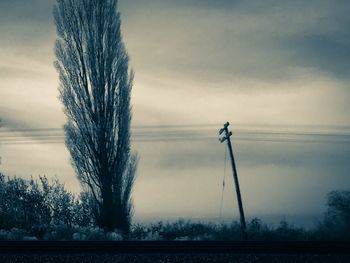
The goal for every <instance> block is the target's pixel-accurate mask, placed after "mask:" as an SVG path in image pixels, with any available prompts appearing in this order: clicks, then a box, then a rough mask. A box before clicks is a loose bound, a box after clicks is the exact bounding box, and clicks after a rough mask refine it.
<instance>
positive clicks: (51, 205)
mask: <svg viewBox="0 0 350 263" xmlns="http://www.w3.org/2000/svg"><path fill="white" fill-rule="evenodd" d="M85 198H86V194H85V193H82V194H80V195H79V196H76V195H74V194H72V193H70V192H68V191H67V190H65V189H64V185H62V184H60V183H59V181H58V180H57V179H56V180H53V181H52V182H49V181H48V179H47V178H46V177H45V176H41V177H39V182H38V181H36V180H33V179H30V180H24V179H21V178H6V177H5V176H4V175H2V174H0V200H1V201H0V229H4V230H11V229H13V228H19V229H23V230H25V231H28V232H31V233H32V234H34V235H36V236H38V237H42V236H43V234H44V233H45V232H47V229H49V228H50V227H52V226H65V227H68V228H70V227H73V226H92V225H93V224H94V222H93V220H92V218H93V217H92V216H91V214H92V211H91V209H90V207H89V206H88V203H87V202H86V200H85Z"/></svg>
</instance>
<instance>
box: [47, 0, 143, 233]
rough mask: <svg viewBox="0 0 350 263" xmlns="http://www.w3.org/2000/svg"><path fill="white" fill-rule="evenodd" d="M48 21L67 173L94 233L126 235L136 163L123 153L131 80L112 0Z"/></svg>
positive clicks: (79, 0) (79, 2) (86, 0)
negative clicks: (92, 213)
mask: <svg viewBox="0 0 350 263" xmlns="http://www.w3.org/2000/svg"><path fill="white" fill-rule="evenodd" d="M53 13H54V18H55V23H56V28H57V35H58V37H57V40H56V46H55V51H56V57H57V61H56V62H55V66H56V68H57V70H58V72H59V77H60V99H61V101H62V102H63V104H64V111H65V114H66V116H67V123H66V125H65V133H66V145H67V148H68V150H69V152H70V154H71V158H72V163H73V166H74V168H75V170H76V174H77V177H78V179H79V180H80V182H81V184H82V186H83V187H84V189H85V190H87V191H89V193H90V194H91V198H92V199H93V200H94V203H95V207H96V216H97V222H98V224H99V226H100V227H103V228H105V229H107V230H112V229H120V230H123V231H126V232H127V231H128V230H129V227H130V220H131V213H132V202H131V200H130V196H131V190H132V186H133V182H134V177H135V170H136V166H137V157H136V155H134V154H132V153H131V151H130V121H131V106H130V93H131V88H132V79H133V74H132V72H131V70H130V68H129V58H128V55H127V52H126V49H125V46H124V43H123V41H122V37H121V31H120V14H119V12H118V11H117V0H56V5H55V7H54V11H53Z"/></svg>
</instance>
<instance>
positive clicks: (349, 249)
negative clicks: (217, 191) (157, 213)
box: [0, 241, 350, 254]
mask: <svg viewBox="0 0 350 263" xmlns="http://www.w3.org/2000/svg"><path fill="white" fill-rule="evenodd" d="M0 253H157V254H158V253H273V254H280V253H288V254H300V253H303V254H350V242H308V241H306V242H260V241H245V242H239V241H0Z"/></svg>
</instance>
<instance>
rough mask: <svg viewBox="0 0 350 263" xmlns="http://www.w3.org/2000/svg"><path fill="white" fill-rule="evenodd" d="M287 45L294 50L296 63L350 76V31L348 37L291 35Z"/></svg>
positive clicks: (343, 76) (333, 73) (342, 76)
mask: <svg viewBox="0 0 350 263" xmlns="http://www.w3.org/2000/svg"><path fill="white" fill-rule="evenodd" d="M285 43H286V46H287V47H288V48H289V49H291V50H294V52H295V55H296V56H295V60H294V61H293V63H294V64H296V65H302V66H306V67H313V68H316V69H317V70H320V71H322V72H325V73H329V74H332V75H334V76H335V77H337V78H342V79H349V77H350V74H349V72H350V32H349V34H348V36H347V38H346V39H344V40H341V39H337V38H336V37H334V36H325V35H305V36H298V37H290V38H288V39H286V41H285Z"/></svg>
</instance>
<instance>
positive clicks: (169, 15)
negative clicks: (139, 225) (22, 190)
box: [0, 0, 350, 225]
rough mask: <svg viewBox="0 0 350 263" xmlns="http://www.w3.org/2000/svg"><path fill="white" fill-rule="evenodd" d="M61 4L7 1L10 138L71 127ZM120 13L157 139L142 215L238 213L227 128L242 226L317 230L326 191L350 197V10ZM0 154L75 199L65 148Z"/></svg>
mask: <svg viewBox="0 0 350 263" xmlns="http://www.w3.org/2000/svg"><path fill="white" fill-rule="evenodd" d="M53 4H54V0H28V1H24V0H2V1H0V36H1V38H0V39H1V40H0V118H1V119H2V127H1V128H0V129H1V131H3V132H6V131H9V130H19V129H22V130H23V129H43V128H54V129H59V128H61V127H62V126H63V124H64V123H65V116H64V114H63V111H62V108H63V106H62V104H61V103H60V101H59V99H58V85H59V81H58V74H57V72H56V71H55V69H54V67H53V61H54V60H55V57H54V41H55V38H56V32H55V26H54V23H53V17H52V7H53ZM119 11H120V12H121V19H122V32H123V39H124V42H125V45H126V47H127V50H128V53H129V55H130V66H131V67H132V68H133V70H134V72H135V81H134V86H133V91H132V104H133V119H132V128H133V130H132V132H133V133H134V135H135V138H136V137H137V134H138V133H141V134H142V133H143V132H144V129H146V131H149V129H150V128H151V129H152V131H153V133H154V132H156V133H157V134H158V137H156V139H155V140H154V141H143V140H135V141H133V150H134V151H135V152H138V154H139V157H140V161H139V165H138V172H137V180H136V183H135V187H134V191H133V199H134V205H135V219H136V220H144V221H145V220H146V219H148V220H155V219H165V218H177V217H183V218H202V219H208V218H211V219H213V218H216V219H215V220H220V218H226V219H232V218H234V219H237V218H238V208H237V202H236V197H235V190H234V187H233V182H232V173H231V167H230V163H229V159H227V158H228V156H227V154H226V160H227V161H226V162H225V151H226V145H225V144H220V143H219V141H218V130H219V129H220V128H221V127H222V125H223V124H224V123H225V122H226V121H229V122H230V124H231V125H230V128H231V129H232V132H233V136H232V142H233V146H234V153H235V158H236V164H237V170H238V175H239V180H240V184H241V191H242V197H243V205H244V209H245V212H246V217H248V218H253V217H255V216H258V217H262V218H266V219H269V220H272V219H271V218H274V219H275V220H277V219H278V220H280V219H281V218H285V219H287V220H288V219H290V220H291V221H292V222H294V223H296V224H297V223H300V222H301V221H300V218H304V219H303V221H302V224H304V225H306V224H309V225H310V224H312V223H314V222H315V220H317V218H320V217H322V214H323V213H324V212H325V210H326V207H325V203H326V195H327V193H328V192H329V191H332V190H337V189H343V190H349V186H350V176H349V171H350V162H349V161H348V157H349V156H350V144H349V143H350V115H349V114H348V113H349V110H350V103H349V102H350V87H349V81H350V78H349V76H350V75H349V74H348V73H349V70H350V27H349V25H350V18H349V16H348V14H349V11H350V3H349V1H345V0H344V1H342V0H337V1H334V0H327V1H326V0H317V1H316V0H310V1H301V0H299V1H298V0H297V1H287V0H281V1H273V0H267V1H258V0H250V1H242V0H230V1H229V0H217V1H209V0H201V1H196V0H187V1H184V0H177V1H171V0H148V1H143V0H132V1H128V0H120V1H119ZM145 127H146V128H145ZM147 127H148V128H147ZM147 129H148V130H147ZM174 132H175V133H178V132H180V133H188V132H192V134H193V135H192V136H191V137H188V136H187V137H186V136H185V137H186V140H183V139H178V140H170V139H171V138H170V139H169V133H174ZM252 133H254V134H252ZM286 133H287V134H286ZM3 134H5V135H6V134H14V133H13V132H12V133H3ZM15 135H21V133H15ZM187 135H188V134H187ZM3 136H4V135H3ZM203 137H205V138H203ZM3 138H4V137H3ZM138 138H140V137H138ZM3 141H4V139H3ZM0 155H1V157H2V159H1V160H2V162H1V165H0V170H1V171H2V172H4V173H5V174H7V175H9V176H19V177H23V178H30V176H34V177H35V176H37V175H39V174H40V175H42V174H46V175H47V176H48V177H52V178H53V177H57V178H58V179H59V180H61V181H62V182H64V183H65V185H66V187H67V188H68V189H70V190H71V191H74V192H77V191H79V182H78V181H77V179H76V178H75V175H74V171H73V169H72V167H71V164H70V156H69V153H68V152H67V150H66V148H65V145H64V143H57V142H56V143H42V142H40V141H34V142H33V141H32V143H30V144H23V143H17V144H6V143H1V139H0ZM225 163H226V166H225ZM225 167H226V168H225ZM224 174H225V178H226V179H225V180H226V184H225V188H224V195H223V196H224V198H223V206H222V211H221V213H220V206H221V194H222V181H223V177H224ZM220 214H221V217H220ZM298 218H299V219H298ZM213 220H214V219H213ZM293 220H294V221H293ZM298 220H299V221H298Z"/></svg>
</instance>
